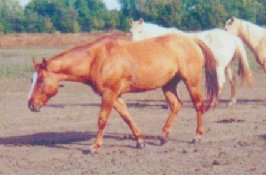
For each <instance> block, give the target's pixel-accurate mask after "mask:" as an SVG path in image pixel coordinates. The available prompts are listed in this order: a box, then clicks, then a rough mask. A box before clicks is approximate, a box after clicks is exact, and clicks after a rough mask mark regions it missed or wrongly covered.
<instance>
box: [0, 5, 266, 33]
mask: <svg viewBox="0 0 266 175" xmlns="http://www.w3.org/2000/svg"><path fill="white" fill-rule="evenodd" d="M119 3H120V5H121V9H120V10H108V9H107V8H106V6H105V4H104V3H103V2H102V0H31V1H30V2H29V3H28V4H27V5H26V6H25V7H22V6H21V5H20V4H19V1H18V0H1V1H0V33H4V34H6V33H44V32H45V33H54V32H62V33H77V32H91V31H99V30H110V29H118V30H122V31H128V29H129V19H130V18H133V19H139V18H140V17H142V18H143V19H144V20H145V21H149V22H153V23H156V24H159V25H162V26H165V27H177V28H179V29H181V30H205V29H209V28H214V27H223V25H224V22H225V21H226V20H227V19H228V18H230V17H231V16H236V17H239V18H242V19H246V20H249V21H252V22H254V23H257V24H259V25H265V24H266V0H234V1H229V0H119Z"/></svg>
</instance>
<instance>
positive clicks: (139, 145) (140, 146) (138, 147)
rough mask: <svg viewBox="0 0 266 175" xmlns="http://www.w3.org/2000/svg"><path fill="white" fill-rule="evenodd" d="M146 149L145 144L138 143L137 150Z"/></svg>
mask: <svg viewBox="0 0 266 175" xmlns="http://www.w3.org/2000/svg"><path fill="white" fill-rule="evenodd" d="M144 147H145V143H144V142H141V143H139V142H137V144H136V148H137V149H142V148H144Z"/></svg>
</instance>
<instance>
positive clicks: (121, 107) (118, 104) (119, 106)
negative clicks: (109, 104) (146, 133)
mask: <svg viewBox="0 0 266 175" xmlns="http://www.w3.org/2000/svg"><path fill="white" fill-rule="evenodd" d="M114 108H115V110H116V111H117V112H118V113H119V114H120V116H121V118H122V119H123V120H124V121H125V122H126V123H127V125H128V126H129V128H130V129H131V131H132V133H133V135H134V136H135V138H136V141H137V144H136V148H138V149H141V148H143V147H144V146H145V144H144V141H143V135H142V134H141V132H140V130H139V129H138V127H137V125H136V123H135V122H134V121H133V119H132V118H131V116H130V114H129V112H128V109H127V105H126V103H125V102H124V100H123V99H122V98H121V97H119V98H117V100H116V101H115V103H114Z"/></svg>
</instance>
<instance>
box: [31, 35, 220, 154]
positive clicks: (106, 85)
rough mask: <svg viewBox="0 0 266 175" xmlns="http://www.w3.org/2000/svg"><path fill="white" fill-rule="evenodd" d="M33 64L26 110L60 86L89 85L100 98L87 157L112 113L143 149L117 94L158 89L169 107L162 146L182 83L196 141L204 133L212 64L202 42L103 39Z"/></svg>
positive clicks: (213, 82) (213, 80)
mask: <svg viewBox="0 0 266 175" xmlns="http://www.w3.org/2000/svg"><path fill="white" fill-rule="evenodd" d="M33 64H34V70H35V73H34V78H33V85H32V89H31V92H30V96H29V100H28V107H29V108H30V110H31V111H35V112H38V111H39V110H40V108H41V107H42V106H44V105H45V104H46V103H47V101H48V100H49V99H50V98H51V97H53V96H54V95H55V94H56V93H57V91H58V86H59V82H60V81H76V82H82V83H85V84H89V85H90V86H91V87H92V88H93V90H94V91H95V92H96V93H97V94H99V95H100V96H101V97H102V103H101V110H100V114H99V120H98V133H97V136H96V141H95V143H94V144H93V145H91V147H90V149H89V151H88V152H89V153H92V152H95V151H96V150H97V149H98V148H100V146H101V145H102V143H103V134H104V128H105V126H106V123H107V121H108V119H109V114H110V112H111V110H112V108H114V109H115V110H116V111H117V112H118V113H119V114H120V115H121V117H122V119H123V120H124V121H125V122H126V123H127V124H128V126H129V127H130V129H131V130H132V132H133V135H134V136H135V138H136V141H137V148H142V147H143V146H144V141H143V136H142V134H141V132H140V130H139V129H138V128H137V126H136V124H135V123H134V122H133V120H132V118H131V116H130V114H129V112H128V109H127V105H126V103H125V102H124V101H123V99H122V98H121V94H123V93H128V92H139V91H148V90H153V89H156V88H162V90H163V92H164V95H165V97H166V100H167V102H168V104H169V106H170V110H171V112H170V115H169V116H168V118H167V120H166V123H165V124H164V127H163V137H162V143H164V142H165V141H166V138H167V137H168V135H169V133H170V127H171V125H172V123H173V120H174V119H175V118H176V115H177V113H178V111H179V110H180V108H181V102H180V99H179V98H178V95H177V92H176V86H177V84H178V82H179V81H180V80H183V82H184V83H185V85H186V87H187V89H188V91H189V93H190V96H191V99H192V101H193V103H194V107H195V109H196V112H197V129H196V139H195V141H197V140H199V139H200V138H201V136H202V133H203V126H202V117H203V113H204V111H206V110H207V109H208V108H209V106H210V104H211V103H213V102H214V101H215V100H216V99H217V93H218V82H217V75H216V64H215V61H214V58H213V55H212V53H211V51H210V49H209V48H208V47H207V46H206V45H205V44H204V43H202V42H201V41H199V40H197V39H193V38H187V37H184V36H177V35H165V36H162V37H158V38H153V39H149V40H143V41H139V42H130V41H125V40H121V39H118V38H116V37H112V36H104V37H101V38H99V39H97V40H95V41H94V42H92V43H89V44H87V45H84V46H80V47H75V48H73V49H70V50H67V51H65V52H63V53H60V54H59V55H56V56H55V57H53V58H51V59H50V60H48V61H46V60H45V59H43V60H42V62H41V63H36V62H35V61H33ZM204 66H205V76H206V89H207V95H208V98H209V101H208V103H209V104H208V107H207V108H206V109H205V107H204V104H203V100H202V95H201V87H200V83H201V80H202V76H201V73H202V69H203V67H204Z"/></svg>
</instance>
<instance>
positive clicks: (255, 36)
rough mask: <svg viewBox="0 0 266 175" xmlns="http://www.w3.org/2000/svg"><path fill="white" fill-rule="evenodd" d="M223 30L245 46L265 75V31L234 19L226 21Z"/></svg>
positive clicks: (249, 23)
mask: <svg viewBox="0 0 266 175" xmlns="http://www.w3.org/2000/svg"><path fill="white" fill-rule="evenodd" d="M225 29H226V30H227V31H229V32H231V33H233V34H235V35H237V36H239V37H240V38H241V39H242V40H243V41H244V42H245V43H246V44H247V46H248V47H249V48H250V49H251V50H252V51H253V53H254V54H255V57H256V60H257V62H258V63H259V64H260V65H261V66H262V67H263V69H264V72H265V73H266V29H265V28H263V27H260V26H257V25H255V24H253V23H251V22H248V21H244V20H242V19H238V18H236V17H232V18H231V19H229V20H227V21H226V24H225Z"/></svg>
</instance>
